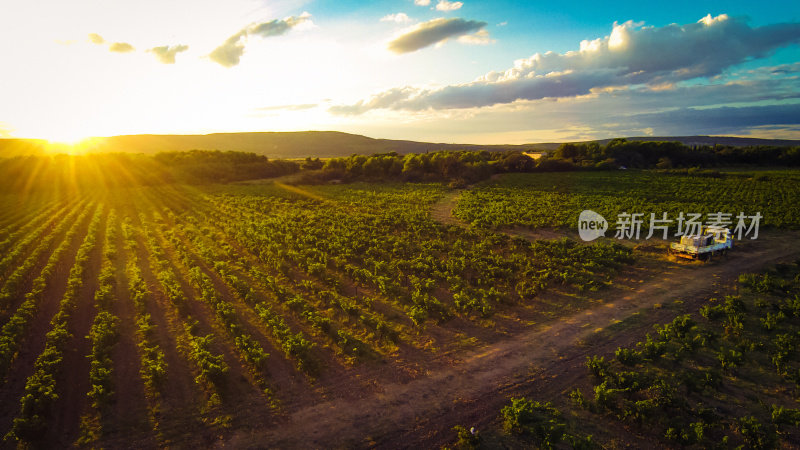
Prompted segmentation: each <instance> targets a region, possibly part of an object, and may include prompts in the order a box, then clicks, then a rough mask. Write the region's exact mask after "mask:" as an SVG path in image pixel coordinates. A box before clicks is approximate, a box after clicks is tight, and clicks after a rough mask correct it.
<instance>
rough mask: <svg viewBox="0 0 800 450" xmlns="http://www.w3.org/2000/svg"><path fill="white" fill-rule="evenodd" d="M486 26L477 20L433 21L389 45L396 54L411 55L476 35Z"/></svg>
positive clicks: (403, 35)
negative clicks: (426, 48)
mask: <svg viewBox="0 0 800 450" xmlns="http://www.w3.org/2000/svg"><path fill="white" fill-rule="evenodd" d="M485 26H486V22H478V21H476V20H464V19H459V18H453V19H443V18H439V19H433V20H429V21H427V22H423V23H421V24H419V25H417V26H416V27H414V28H412V29H411V30H409V31H407V32H405V33H404V34H402V35H400V36H398V37H397V38H395V39H394V40H393V41H391V42H390V43H389V50H391V51H393V52H394V53H409V52H413V51H417V50H419V49H422V48H425V47H428V46H431V45H434V44H438V43H440V42H444V41H446V40H448V39H450V38H455V37H459V36H464V35H467V34H471V33H476V32H478V31H480V30H482V29H483V27H485Z"/></svg>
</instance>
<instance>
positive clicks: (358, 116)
mask: <svg viewBox="0 0 800 450" xmlns="http://www.w3.org/2000/svg"><path fill="white" fill-rule="evenodd" d="M0 11H2V13H1V14H0V55H2V59H1V60H0V61H2V62H0V137H24V138H41V139H48V140H51V141H54V142H66V143H72V142H77V141H79V140H80V139H83V138H86V137H90V136H112V135H120V134H208V133H215V132H237V131H305V130H336V131H344V132H350V133H357V134H363V135H367V136H370V137H376V138H389V139H409V140H418V141H430V142H447V143H475V144H522V143H530V142H563V141H578V140H591V139H604V138H610V137H619V136H648V135H651V136H678V135H699V134H702V135H731V136H748V137H764V138H786V139H800V2H797V1H796V0H794V1H766V2H752V1H748V2H744V1H738V0H734V1H730V0H728V1H714V0H706V1H697V0H694V1H682V0H675V1H672V2H670V3H669V7H666V6H664V5H662V4H654V3H652V2H641V1H627V0H618V1H615V2H596V1H582V0H575V1H572V2H552V1H550V2H543V1H526V2H518V1H517V2H513V1H504V0H494V1H479V0H464V1H448V0H394V1H388V0H376V1H350V0H338V1H336V0H329V1H310V0H276V1H253V0H226V1H224V2H220V1H212V0H191V1H188V0H161V1H151V0H138V1H120V0H114V1H109V0H71V1H68V2H64V1H36V2H31V1H18V0H2V8H1V9H0Z"/></svg>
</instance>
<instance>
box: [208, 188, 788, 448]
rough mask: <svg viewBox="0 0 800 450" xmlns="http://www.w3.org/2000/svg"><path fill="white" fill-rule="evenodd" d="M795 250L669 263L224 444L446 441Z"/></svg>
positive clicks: (445, 218)
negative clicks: (507, 333)
mask: <svg viewBox="0 0 800 450" xmlns="http://www.w3.org/2000/svg"><path fill="white" fill-rule="evenodd" d="M459 195H460V191H452V192H450V193H448V194H447V195H446V196H445V197H444V198H443V199H442V200H440V201H439V202H438V203H437V204H436V205H435V207H434V210H433V212H432V215H433V217H434V218H435V219H437V220H440V221H442V222H443V223H447V224H458V223H459V222H458V221H457V219H455V218H454V217H453V216H452V214H451V211H452V207H453V206H455V203H456V202H457V200H458V196H459ZM798 256H800V235H798V234H797V233H789V232H781V233H780V234H778V233H773V234H771V235H766V234H765V235H764V236H762V238H760V239H759V240H758V241H754V242H748V243H747V244H746V245H742V246H741V247H740V248H738V249H737V251H736V252H734V253H733V254H732V255H731V256H730V258H729V259H727V260H723V261H719V262H715V263H711V264H706V265H699V264H684V265H682V264H670V265H668V266H669V268H667V269H665V270H663V271H658V272H657V274H656V275H654V276H652V277H651V278H649V279H646V280H641V284H640V285H639V286H638V287H636V288H633V289H630V288H619V287H614V288H611V289H608V290H606V291H604V292H603V293H602V296H603V299H604V300H605V301H604V302H603V303H602V304H600V305H598V306H594V307H590V308H588V309H585V310H583V311H580V312H578V313H575V314H573V315H571V316H568V317H564V318H561V319H559V320H554V321H552V322H549V323H547V324H544V325H542V326H538V327H536V328H534V329H531V330H529V331H526V332H524V333H521V334H518V335H516V336H514V337H512V338H510V339H508V340H505V341H501V342H498V343H496V344H494V345H490V346H488V347H484V348H482V349H478V350H477V351H475V352H473V353H470V354H468V355H466V356H465V357H464V358H463V359H462V360H461V361H460V362H458V363H457V364H454V365H453V366H451V367H448V368H446V369H443V370H440V371H437V372H435V373H432V374H430V375H429V376H427V377H424V378H420V379H416V380H414V381H411V382H408V383H392V384H386V385H383V386H381V387H379V388H378V389H377V393H375V394H374V395H367V396H365V397H363V398H361V399H358V400H353V399H333V400H330V401H327V402H325V403H321V404H316V405H313V406H309V407H306V408H303V409H301V410H298V411H295V412H294V413H293V414H291V415H290V416H289V417H288V420H287V421H286V423H284V424H281V425H280V426H278V427H275V428H271V429H268V430H263V431H260V432H256V433H252V432H249V433H247V434H245V433H238V434H235V435H234V436H233V437H232V438H231V439H230V440H228V441H226V442H224V445H225V446H232V447H251V446H258V447H262V446H267V447H281V448H284V447H285V448H330V447H335V448H339V447H347V448H351V447H414V448H431V447H436V446H439V445H442V444H446V443H448V442H449V441H450V440H452V438H453V433H452V432H451V431H450V430H451V427H452V426H454V425H456V424H465V425H467V426H472V425H478V426H479V427H480V426H483V425H486V424H487V423H489V422H491V421H493V420H494V419H495V418H496V417H497V415H498V413H499V410H500V408H502V406H503V405H504V404H505V403H506V402H507V401H508V397H509V396H511V395H520V393H522V394H524V393H528V392H531V391H536V392H537V393H538V394H542V395H544V396H545V397H547V396H548V395H549V396H556V395H561V394H562V393H563V392H565V391H566V390H568V389H571V387H572V386H573V385H574V383H575V382H576V380H577V379H579V378H581V377H584V376H585V369H584V368H583V362H584V360H585V357H586V356H587V355H589V354H607V353H612V352H613V350H614V349H616V348H617V347H618V346H620V345H628V344H631V343H633V342H636V341H637V340H639V339H642V338H643V336H644V333H646V332H648V331H650V330H651V329H652V328H651V327H652V324H654V323H662V322H664V321H667V320H671V318H672V317H674V316H676V315H678V314H680V313H682V312H684V311H685V312H694V311H696V310H697V307H698V306H699V305H700V304H702V302H704V301H705V300H706V299H708V298H709V297H712V296H715V295H720V294H719V292H724V291H725V290H727V289H729V287H730V285H731V283H732V282H733V281H734V280H735V279H736V278H737V277H738V275H739V274H740V273H742V272H754V271H759V270H761V269H763V268H765V267H766V266H768V265H771V264H774V263H777V262H783V261H791V260H793V259H794V258H797V257H798ZM651 259H652V257H651ZM656 263H657V262H656ZM665 267H666V265H665ZM676 300H681V301H683V302H684V304H683V307H682V308H680V309H682V311H679V310H678V309H674V308H661V305H667V304H670V303H672V302H674V301H676ZM645 310H647V311H654V310H655V311H656V313H655V314H647V315H646V316H645V319H644V320H643V321H642V323H639V324H636V325H635V326H632V327H630V328H628V329H626V330H624V331H621V332H620V333H616V334H614V335H613V337H612V338H608V339H605V340H603V339H596V341H597V342H594V343H593V344H592V345H591V346H586V345H581V344H582V342H583V341H584V340H585V339H586V338H589V337H590V336H592V335H594V334H595V331H596V330H597V329H601V328H604V327H607V326H608V325H609V324H611V323H614V322H616V321H619V320H624V319H625V318H627V317H630V316H631V315H633V314H634V313H636V312H640V311H645ZM532 380H537V381H536V382H534V383H532Z"/></svg>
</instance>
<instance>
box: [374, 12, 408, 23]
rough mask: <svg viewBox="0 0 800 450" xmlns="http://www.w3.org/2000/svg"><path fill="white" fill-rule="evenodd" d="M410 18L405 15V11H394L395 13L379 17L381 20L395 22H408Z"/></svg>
mask: <svg viewBox="0 0 800 450" xmlns="http://www.w3.org/2000/svg"><path fill="white" fill-rule="evenodd" d="M410 21H411V18H410V17H408V15H406V13H396V14H388V15H386V16H383V17H381V22H397V23H406V22H410Z"/></svg>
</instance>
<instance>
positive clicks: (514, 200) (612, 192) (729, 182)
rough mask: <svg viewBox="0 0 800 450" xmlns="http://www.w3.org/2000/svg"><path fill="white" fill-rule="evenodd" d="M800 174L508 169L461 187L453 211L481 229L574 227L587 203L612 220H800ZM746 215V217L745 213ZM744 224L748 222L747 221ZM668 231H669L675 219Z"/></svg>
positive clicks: (778, 223)
mask: <svg viewBox="0 0 800 450" xmlns="http://www.w3.org/2000/svg"><path fill="white" fill-rule="evenodd" d="M798 198H800V174H798V173H797V172H796V171H788V170H787V171H771V172H757V173H755V174H754V173H747V172H729V173H724V172H723V173H716V172H702V171H699V172H697V173H696V174H694V175H690V174H663V173H658V172H653V171H633V170H629V171H616V172H570V173H553V172H551V173H535V174H509V175H506V176H504V177H503V178H501V179H500V180H497V181H490V182H486V183H485V184H482V185H480V186H479V187H476V188H475V189H471V190H468V191H466V192H465V193H464V194H463V195H462V197H461V201H460V202H459V204H458V207H457V208H456V210H455V211H454V214H455V215H456V216H457V217H458V218H460V219H461V220H463V221H465V222H468V223H471V224H474V225H476V226H479V227H484V228H505V227H512V226H515V225H523V226H529V227H556V228H558V227H566V228H569V229H577V225H578V215H579V214H580V212H581V211H583V210H586V209H589V210H593V211H596V212H598V213H599V214H600V215H602V216H603V217H605V219H606V220H607V221H608V222H609V228H610V231H609V232H607V233H606V236H613V231H614V224H615V222H616V221H617V217H618V216H619V214H621V213H628V214H633V213H641V214H643V217H642V218H643V220H644V224H645V225H648V224H649V221H650V214H651V213H652V214H655V218H657V219H661V218H662V217H663V213H667V217H668V219H671V220H673V221H674V220H675V219H677V218H678V217H679V214H680V213H681V212H683V213H685V214H689V213H698V214H701V215H702V218H703V219H705V218H706V215H707V214H709V213H716V212H722V213H728V214H731V219H732V222H733V223H732V226H736V223H737V221H736V216H737V215H738V214H739V213H740V212H741V213H744V214H745V215H747V216H752V215H755V214H756V213H760V214H761V216H762V217H763V219H761V226H762V227H764V226H766V227H770V226H771V227H781V228H793V229H796V228H798V227H800V203H798V202H797V199H798ZM748 220H749V219H748ZM748 224H749V222H748ZM671 231H672V232H675V231H676V229H675V223H674V222H673V224H672V227H671Z"/></svg>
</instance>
